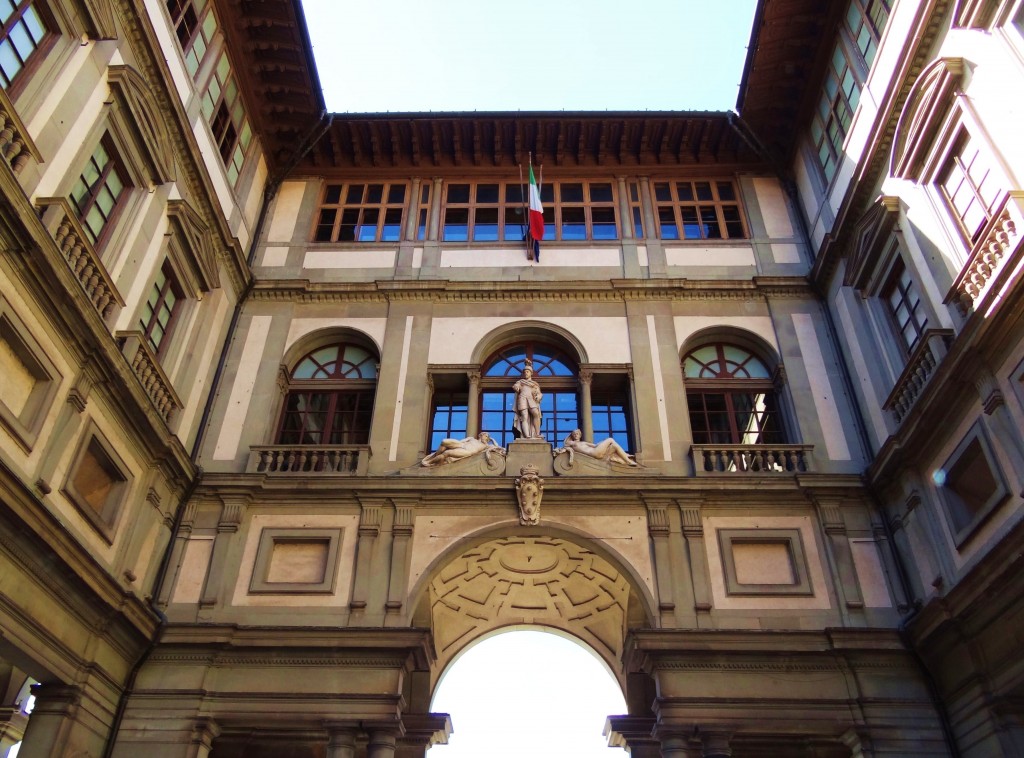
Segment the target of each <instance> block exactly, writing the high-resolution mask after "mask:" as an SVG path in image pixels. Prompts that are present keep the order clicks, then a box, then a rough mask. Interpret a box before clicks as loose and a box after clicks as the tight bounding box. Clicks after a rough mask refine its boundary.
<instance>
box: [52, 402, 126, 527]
mask: <svg viewBox="0 0 1024 758" xmlns="http://www.w3.org/2000/svg"><path fill="white" fill-rule="evenodd" d="M90 449H92V450H98V451H99V452H100V454H101V456H102V457H103V458H105V459H106V463H107V464H109V465H110V466H111V467H112V468H113V469H114V473H115V474H116V477H112V479H114V486H113V487H112V491H111V492H110V494H109V495H108V496H107V499H106V501H105V502H104V503H103V506H102V508H96V507H95V506H93V505H92V504H91V503H90V502H89V501H88V499H87V498H86V497H85V495H84V493H82V492H80V491H79V489H78V486H77V484H76V482H75V480H76V479H77V477H78V473H79V470H80V468H81V466H82V463H83V461H84V460H85V458H86V455H87V454H89V452H90ZM93 457H94V458H95V457H97V456H96V455H95V453H93ZM108 473H109V472H108ZM132 481H133V478H132V475H131V470H130V469H129V468H128V466H127V464H125V462H124V460H123V459H122V458H121V457H120V456H119V455H118V454H117V452H116V451H115V450H114V447H113V445H111V444H110V442H109V441H108V440H107V439H106V437H104V436H103V434H102V433H101V432H100V430H99V428H98V427H97V426H96V424H95V422H93V421H90V422H89V424H88V426H87V427H86V430H85V432H84V433H83V434H82V436H81V438H80V439H79V444H78V446H77V447H76V449H75V454H74V457H73V458H72V460H71V465H70V466H68V470H67V475H66V477H65V479H64V485H63V487H62V488H61V491H62V492H63V493H64V495H65V496H66V497H67V498H68V500H69V501H70V502H71V503H72V504H73V505H74V506H75V508H76V509H77V510H78V512H79V514H80V515H81V516H82V517H83V518H84V519H85V521H86V522H87V523H88V524H89V525H90V526H92V528H93V529H95V530H96V531H97V532H98V533H99V534H100V536H102V537H103V539H104V540H106V542H107V543H108V544H113V542H114V537H115V535H116V533H117V527H118V524H119V523H120V521H121V517H122V516H123V514H124V511H125V510H126V508H125V502H126V500H127V498H128V493H129V491H130V490H131V487H132Z"/></svg>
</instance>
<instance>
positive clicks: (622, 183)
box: [615, 176, 634, 240]
mask: <svg viewBox="0 0 1024 758" xmlns="http://www.w3.org/2000/svg"><path fill="white" fill-rule="evenodd" d="M615 182H616V184H617V185H618V192H619V219H620V223H619V238H620V239H624V240H630V239H633V238H634V234H633V214H632V212H631V208H632V206H631V205H630V202H629V200H630V198H629V188H628V187H627V186H626V177H624V176H617V177H615Z"/></svg>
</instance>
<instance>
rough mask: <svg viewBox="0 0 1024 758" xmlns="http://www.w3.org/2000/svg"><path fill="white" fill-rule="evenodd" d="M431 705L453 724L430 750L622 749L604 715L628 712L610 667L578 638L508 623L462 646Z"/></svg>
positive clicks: (579, 757)
mask: <svg viewBox="0 0 1024 758" xmlns="http://www.w3.org/2000/svg"><path fill="white" fill-rule="evenodd" d="M431 710H432V711H434V712H443V713H451V714H452V719H453V723H454V731H453V732H452V736H451V737H450V738H449V743H448V744H447V745H436V746H434V747H433V748H431V749H430V751H429V752H428V756H429V757H430V758H467V757H469V756H473V757H474V758H475V757H476V756H481V755H487V756H492V757H493V758H500V757H501V756H510V757H511V756H516V757H517V758H518V756H523V755H544V756H547V755H551V756H555V755H571V756H574V757H575V758H589V757H590V756H594V757H595V758H597V757H599V756H615V755H623V752H622V751H621V750H615V751H613V752H612V751H610V750H609V748H608V745H607V740H606V739H605V737H604V736H603V728H604V723H605V719H606V718H607V717H608V716H609V715H612V714H621V713H625V712H626V702H625V699H624V698H623V695H622V690H621V689H620V687H619V684H618V682H617V681H616V679H615V677H614V675H613V674H612V672H611V671H610V670H609V668H608V666H607V664H605V663H604V661H603V659H602V658H601V657H600V656H599V655H598V654H597V652H596V651H594V650H593V649H592V648H590V647H589V646H587V645H586V644H585V643H583V642H582V641H580V640H578V639H576V638H574V637H572V636H570V635H567V634H559V633H557V632H554V631H553V630H551V629H549V628H545V627H541V626H529V627H522V626H517V627H506V628H505V629H501V630H498V631H497V632H495V633H493V634H490V635H487V636H485V637H482V638H480V639H478V640H477V641H475V642H474V643H472V644H471V645H469V646H467V647H466V648H465V649H463V650H462V651H461V652H460V653H459V655H458V656H457V657H456V658H455V659H454V660H453V661H452V662H451V663H450V664H449V666H448V667H447V668H446V669H445V671H444V673H443V674H442V677H441V681H440V682H439V684H438V686H437V689H436V690H435V692H434V698H433V702H432V704H431Z"/></svg>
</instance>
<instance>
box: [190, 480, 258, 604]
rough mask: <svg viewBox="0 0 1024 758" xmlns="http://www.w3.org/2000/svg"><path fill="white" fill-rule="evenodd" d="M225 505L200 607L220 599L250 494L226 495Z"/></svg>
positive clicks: (218, 525) (218, 524) (219, 521)
mask: <svg viewBox="0 0 1024 758" xmlns="http://www.w3.org/2000/svg"><path fill="white" fill-rule="evenodd" d="M223 500H224V507H223V509H222V510H221V514H220V519H219V520H218V522H217V537H216V539H215V540H214V543H213V554H212V555H211V556H210V571H209V573H208V574H207V575H206V585H205V586H204V587H203V596H202V597H201V598H200V599H199V605H200V607H204V606H205V607H211V606H214V605H216V604H217V601H218V600H219V599H220V593H221V585H222V584H223V583H224V573H225V571H227V569H228V564H229V563H231V561H230V560H229V554H230V552H231V547H232V545H233V543H234V541H235V535H236V534H237V533H238V526H239V524H241V523H242V516H243V514H244V513H245V507H246V505H248V503H249V496H248V495H230V496H225V497H224V498H223Z"/></svg>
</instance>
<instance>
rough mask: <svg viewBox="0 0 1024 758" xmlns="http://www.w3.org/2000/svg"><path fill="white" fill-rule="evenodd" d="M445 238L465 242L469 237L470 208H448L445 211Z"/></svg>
mask: <svg viewBox="0 0 1024 758" xmlns="http://www.w3.org/2000/svg"><path fill="white" fill-rule="evenodd" d="M467 187H468V185H467ZM444 239H445V240H447V241H449V242H465V241H466V240H467V239H469V209H468V208H448V209H447V210H446V211H445V212H444Z"/></svg>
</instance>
